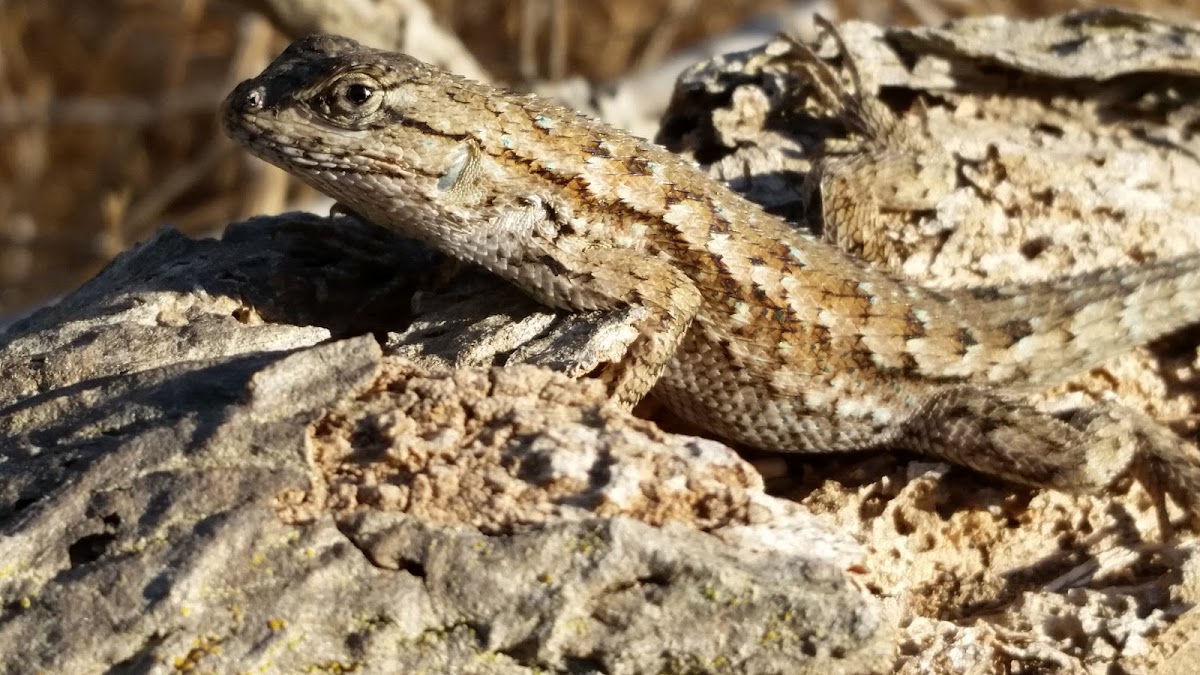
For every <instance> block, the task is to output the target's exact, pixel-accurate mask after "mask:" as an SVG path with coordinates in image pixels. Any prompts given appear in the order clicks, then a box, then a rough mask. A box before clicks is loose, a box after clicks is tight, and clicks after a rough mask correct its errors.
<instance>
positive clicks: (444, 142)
mask: <svg viewBox="0 0 1200 675" xmlns="http://www.w3.org/2000/svg"><path fill="white" fill-rule="evenodd" d="M469 86H471V83H468V82H466V81H465V80H461V78H457V77H456V76H453V75H450V74H449V73H444V72H442V71H440V70H438V69H437V68H435V67H433V66H430V65H428V64H425V63H423V62H421V61H418V60H417V59H414V58H412V57H410V56H407V55H405V54H401V53H397V52H387V51H383V50H377V49H372V48H369V47H365V46H363V45H361V44H359V43H357V42H355V41H354V40H351V39H349V38H345V37H340V36H336V35H313V36H309V37H305V38H301V39H299V40H296V41H295V42H293V43H292V44H291V46H289V47H288V48H287V49H286V50H285V51H284V52H283V53H282V54H280V55H279V56H278V57H277V58H276V59H275V60H274V61H273V62H272V63H271V64H270V65H269V66H267V68H266V69H265V70H263V72H262V73H261V74H259V75H258V76H257V77H255V78H253V79H250V80H246V81H245V82H242V83H241V84H239V85H238V86H237V87H236V88H235V89H234V90H233V92H232V93H230V94H229V96H228V97H226V99H225V102H224V103H223V104H222V109H221V112H222V115H221V117H222V125H223V127H224V129H225V132H226V133H227V134H228V135H229V136H231V137H232V138H233V139H234V140H236V141H238V142H239V143H240V144H241V145H243V146H245V147H246V148H247V149H248V150H249V151H250V152H251V153H253V154H254V155H257V156H258V157H260V158H262V159H264V160H266V161H268V162H271V163H272V164H275V165H277V166H279V167H281V168H283V169H285V170H287V171H288V172H289V173H292V174H293V175H296V176H298V177H300V178H301V179H303V180H304V181H305V182H307V183H309V184H310V185H312V186H313V187H315V188H317V189H318V190H320V191H321V192H323V193H325V194H326V195H329V196H330V197H333V198H334V199H336V200H337V201H338V202H340V203H341V204H343V205H344V206H346V207H348V208H349V209H350V210H352V211H354V212H356V213H359V214H361V215H363V216H366V217H367V218H369V219H371V220H374V221H377V222H381V223H382V222H383V221H388V220H392V218H390V217H388V216H387V215H386V214H381V213H379V212H378V211H379V209H380V205H379V202H380V199H379V197H378V193H379V192H380V187H381V185H380V184H379V183H380V182H381V181H390V182H393V183H395V184H396V185H395V186H393V187H394V188H396V189H393V190H389V192H390V193H397V194H398V193H403V197H402V198H401V199H399V200H398V201H394V202H393V203H392V204H391V208H392V215H393V216H394V215H396V214H397V213H399V214H400V215H404V216H409V217H413V216H422V215H427V214H428V213H429V209H430V208H432V207H431V204H432V202H434V201H435V200H436V198H437V178H438V177H439V176H442V175H445V174H446V172H447V171H448V170H449V167H450V166H452V164H453V162H454V161H455V159H454V158H455V156H456V149H458V148H459V147H460V146H461V145H462V137H461V136H457V135H456V134H454V133H452V131H451V130H449V129H447V128H445V125H446V124H449V123H450V122H449V120H452V119H455V118H456V117H457V118H463V117H466V116H465V115H458V116H456V115H454V114H453V110H455V109H457V108H455V106H458V107H462V106H463V105H465V104H464V103H461V102H456V101H454V100H453V97H454V90H455V87H469ZM459 154H461V153H459ZM388 224H390V225H392V226H396V225H397V224H396V223H388Z"/></svg>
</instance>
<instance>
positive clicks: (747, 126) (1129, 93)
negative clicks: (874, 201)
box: [658, 11, 1200, 673]
mask: <svg viewBox="0 0 1200 675" xmlns="http://www.w3.org/2000/svg"><path fill="white" fill-rule="evenodd" d="M841 30H842V35H843V37H844V38H845V40H846V42H847V45H848V48H849V51H850V52H851V54H852V55H853V57H854V59H855V61H856V62H857V64H858V67H859V70H860V71H861V74H862V78H863V82H864V87H866V88H867V89H869V90H870V91H871V92H873V93H877V94H878V95H879V96H880V97H881V98H882V100H884V101H885V102H886V103H888V104H889V105H890V106H891V107H893V109H895V110H896V111H897V113H898V114H900V115H901V116H902V117H903V118H904V119H905V121H906V122H908V123H909V124H910V126H911V127H912V128H913V129H914V130H918V131H919V132H920V133H924V134H926V135H927V136H929V137H931V138H933V139H934V140H935V141H936V142H938V143H940V144H942V145H944V146H945V147H947V148H949V149H950V150H951V151H952V152H953V153H954V154H955V157H956V158H957V159H958V163H959V174H960V175H959V188H958V189H957V190H956V191H954V192H953V193H952V194H951V195H949V196H948V197H946V198H945V199H943V200H942V201H941V203H939V204H938V206H937V208H936V209H934V210H931V211H929V212H915V213H912V214H903V216H901V215H898V216H897V218H896V219H895V221H894V222H893V223H892V224H891V225H892V227H891V228H890V229H888V230H887V231H885V232H878V233H875V239H873V240H871V241H870V242H869V244H870V245H868V246H865V247H864V250H863V251H860V252H859V253H860V254H861V253H869V254H871V260H872V261H873V262H874V263H875V264H877V265H880V266H884V267H886V268H888V269H891V270H892V271H894V272H896V273H898V274H901V275H906V276H908V277H910V278H914V279H919V280H921V281H923V282H924V283H927V284H929V285H932V286H954V285H974V284H997V283H1005V282H1009V281H1016V280H1022V281H1027V280H1034V279H1044V278H1049V277H1055V276H1060V275H1064V274H1071V273H1078V272H1081V271H1084V270H1089V269H1095V268H1097V267H1103V266H1110V265H1137V264H1140V263H1142V262H1144V261H1145V260H1148V259H1154V258H1162V257H1170V256H1173V255H1178V254H1180V253H1182V252H1187V251H1194V250H1196V249H1197V247H1200V191H1197V189H1196V186H1197V185H1200V162H1197V159H1196V158H1197V157H1200V135H1198V134H1197V133H1196V132H1197V128H1198V127H1197V121H1198V120H1200V103H1198V101H1200V57H1198V56H1197V55H1198V54H1200V27H1197V26H1174V25H1171V24H1168V23H1165V22H1161V21H1157V20H1154V19H1151V18H1147V17H1143V16H1138V15H1132V14H1125V13H1120V12H1108V11H1097V12H1084V13H1079V14H1075V15H1069V16H1064V17H1058V18H1053V19H1048V20H1045V21H1037V22H1019V21H1012V20H1006V19H1002V18H995V17H993V18H983V19H971V20H963V21H958V22H954V23H951V24H949V25H947V26H944V27H940V28H915V29H899V28H897V29H884V28H880V27H878V26H874V25H870V24H865V23H858V22H851V23H848V24H845V25H843V26H842V27H841ZM784 48H785V47H784V45H783V44H782V43H778V44H769V45H767V46H766V47H764V48H762V49H758V50H751V51H749V52H743V53H738V54H731V55H727V56H726V57H723V58H721V59H717V60H714V61H710V62H707V63H702V64H697V65H696V66H695V67H693V68H692V69H691V70H689V71H688V72H687V73H685V74H684V75H683V76H682V78H681V81H680V84H679V85H678V86H677V88H676V92H675V99H674V102H673V105H672V108H671V111H670V112H669V114H668V117H667V119H666V120H664V123H663V128H662V131H661V132H660V135H659V139H658V140H659V141H660V142H662V143H664V144H666V145H667V146H668V147H671V148H672V149H675V150H677V151H680V152H686V153H690V154H691V155H692V156H694V157H696V158H697V159H698V160H700V161H703V162H705V163H707V164H711V166H712V171H713V172H714V173H715V174H717V175H720V176H722V177H724V178H726V179H727V180H730V181H731V182H732V183H733V184H734V185H736V186H737V187H739V189H742V190H744V191H746V192H747V193H749V194H750V195H751V196H752V197H753V198H755V199H756V200H758V201H760V202H761V203H764V204H765V205H767V206H768V207H769V208H771V209H772V210H774V211H776V212H778V213H781V214H783V215H785V216H788V217H790V218H792V219H794V220H797V221H802V222H806V223H807V224H808V225H809V226H811V227H817V228H819V227H820V218H819V209H818V208H806V205H805V204H804V203H803V186H804V174H805V173H806V172H807V171H808V169H809V166H810V162H811V159H812V157H814V156H815V154H816V153H819V152H821V151H822V148H823V147H828V148H829V149H830V150H831V151H836V148H837V143H838V140H839V139H840V138H841V137H842V136H844V135H845V134H846V130H845V128H844V127H843V126H842V125H841V124H840V122H839V121H838V120H837V119H835V118H832V117H831V116H830V114H829V112H828V111H827V110H823V109H822V107H821V106H820V105H819V104H817V103H816V102H815V101H814V100H812V99H811V98H810V97H809V92H810V91H811V88H810V86H809V85H808V83H807V81H806V80H805V78H804V76H803V73H801V72H798V71H797V70H796V69H795V68H792V67H789V66H788V64H787V63H786V62H781V61H780V60H778V59H774V58H772V56H771V55H772V54H777V53H781V52H782V51H783V50H784ZM819 53H820V54H821V55H822V56H824V57H827V58H829V59H832V60H833V61H832V62H833V63H835V64H837V65H839V67H841V68H842V72H843V73H845V72H846V71H845V63H844V61H843V60H840V59H841V57H840V55H838V54H837V49H836V47H835V45H834V44H833V43H832V41H831V40H828V39H825V40H824V41H823V42H822V43H821V44H820V51H819ZM1198 343H1200V335H1198V333H1197V331H1196V330H1194V329H1192V330H1188V331H1185V332H1184V333H1181V334H1179V335H1177V336H1173V337H1172V338H1170V339H1166V340H1162V341H1160V342H1159V343H1156V344H1154V345H1151V346H1150V347H1149V348H1147V349H1140V350H1136V351H1134V352H1132V353H1129V354H1126V355H1124V356H1122V357H1121V358H1118V359H1115V360H1114V361H1112V362H1111V363H1109V364H1107V365H1106V366H1105V367H1103V368H1099V369H1096V370H1095V371H1092V372H1090V373H1087V374H1084V375H1082V376H1080V377H1079V378H1077V379H1076V380H1075V381H1073V382H1071V383H1069V384H1068V385H1065V386H1063V387H1061V388H1059V389H1058V390H1056V391H1052V392H1044V393H1043V394H1042V395H1041V397H1040V399H1039V400H1040V401H1041V403H1042V404H1043V405H1045V406H1046V407H1047V408H1048V409H1050V410H1052V411H1056V412H1057V411H1064V412H1065V411H1069V410H1072V409H1074V408H1076V407H1079V406H1086V405H1088V404H1089V402H1092V401H1097V400H1099V401H1106V402H1116V403H1119V404H1121V405H1125V406H1129V407H1132V408H1135V409H1138V410H1140V411H1143V412H1145V413H1147V414H1149V415H1150V416H1152V417H1154V418H1156V419H1158V420H1160V421H1161V422H1162V423H1164V424H1167V425H1168V426H1170V427H1171V428H1172V429H1173V430H1174V431H1176V432H1178V433H1180V434H1182V435H1184V436H1185V437H1187V438H1189V439H1191V440H1193V441H1195V440H1197V438H1198V434H1197V426H1196V420H1197V419H1198V417H1197V413H1198V412H1200V411H1198V410H1197V403H1198V402H1200V398H1198V397H1197V393H1198V391H1200V389H1198V386H1197V382H1198V381H1200V380H1198V375H1200V373H1198V371H1197V366H1198V360H1197V344H1198ZM787 468H788V469H789V470H790V471H789V472H784V471H783V470H781V469H779V468H776V469H775V471H776V473H780V474H783V473H790V475H791V476H792V477H793V478H792V479H791V480H789V479H788V478H787V477H786V476H781V477H780V478H778V479H776V480H775V481H773V484H772V488H773V489H774V491H775V492H776V493H780V494H787V495H790V496H792V497H793V498H795V499H797V500H798V501H800V503H802V504H805V505H807V506H808V507H810V508H811V509H812V510H813V511H814V512H818V513H826V514H829V515H832V516H833V517H834V518H835V519H836V520H837V521H838V522H839V523H840V524H841V526H842V527H844V528H845V529H846V530H847V531H849V532H853V533H855V534H856V535H857V536H858V537H859V538H860V539H861V540H862V541H863V542H864V543H865V545H866V546H867V548H868V561H867V564H866V569H867V570H868V573H867V577H868V578H869V579H870V581H869V583H870V585H871V587H872V589H874V590H875V591H876V592H877V593H878V595H879V596H880V597H881V598H883V599H884V601H885V603H887V604H888V605H889V607H892V608H894V609H895V610H896V612H897V614H896V616H897V617H898V620H899V622H900V626H901V627H902V629H903V630H902V638H901V657H900V660H899V662H898V665H897V668H898V669H899V670H900V671H901V672H907V673H927V672H978V673H990V672H1002V671H1004V670H1005V669H1006V668H1012V669H1013V670H1014V671H1020V672H1030V671H1039V670H1041V669H1054V670H1061V671H1064V672H1092V673H1108V672H1113V669H1114V668H1116V669H1117V670H1118V671H1121V670H1126V671H1129V672H1147V671H1154V670H1155V669H1159V668H1170V667H1178V664H1180V663H1183V664H1186V663H1187V661H1186V658H1187V657H1186V656H1184V654H1185V653H1186V652H1188V649H1187V648H1181V647H1180V645H1181V644H1182V643H1183V642H1184V640H1183V639H1182V638H1181V636H1183V635H1187V632H1186V631H1178V630H1176V629H1175V628H1174V626H1172V622H1176V625H1195V622H1196V618H1195V617H1194V616H1193V615H1194V614H1195V611H1196V610H1192V612H1191V613H1188V614H1186V615H1184V616H1183V617H1182V618H1179V617H1180V615H1181V614H1183V613H1184V612H1186V611H1187V610H1188V608H1190V607H1191V606H1192V604H1194V603H1195V602H1196V601H1197V595H1196V592H1195V587H1194V586H1193V585H1190V584H1188V583H1186V581H1185V577H1186V574H1185V573H1183V572H1182V571H1181V570H1183V569H1192V568H1194V567H1195V565H1196V560H1195V557H1196V556H1195V540H1194V527H1195V524H1193V523H1188V522H1186V521H1185V520H1184V519H1183V518H1182V517H1181V515H1180V513H1179V512H1178V511H1176V510H1172V509H1171V508H1168V510H1167V511H1168V514H1169V515H1168V517H1167V518H1166V520H1169V521H1170V523H1169V527H1167V528H1166V530H1164V527H1163V526H1164V522H1163V520H1162V519H1160V517H1159V512H1158V511H1157V510H1156V509H1155V501H1154V499H1153V498H1152V496H1151V495H1148V494H1147V493H1146V492H1145V491H1144V489H1143V487H1142V486H1140V485H1137V484H1132V485H1131V486H1130V487H1129V488H1127V489H1122V490H1117V491H1115V493H1114V494H1113V495H1105V496H1098V497H1092V498H1084V497H1070V496H1067V495H1063V494H1060V493H1055V492H1052V491H1036V490H1028V489H1024V488H1021V487H1018V486H1013V485H1003V484H998V483H996V482H995V481H988V480H985V479H982V478H981V477H979V476H977V475H974V474H972V473H970V472H969V471H964V470H962V469H959V468H952V467H949V466H947V465H944V464H932V463H928V462H924V461H912V460H910V459H906V458H890V457H881V456H876V457H865V458H861V459H858V458H855V459H833V460H829V459H821V460H820V461H819V463H818V462H817V461H803V460H800V461H797V460H790V461H789V462H788V467H787ZM800 477H803V478H800ZM1177 619H1178V621H1177ZM1190 649H1191V653H1193V654H1194V653H1196V649H1197V647H1196V645H1195V644H1192V645H1191V647H1190ZM1176 650H1178V653H1179V656H1178V657H1176V658H1175V659H1174V661H1172V657H1171V656H1170V654H1172V653H1174V652H1175V651H1176ZM1172 663H1174V664H1176V665H1175V666H1172V665H1170V664H1172ZM1191 667H1192V668H1194V662H1193V664H1192V666H1191ZM1179 672H1184V671H1179Z"/></svg>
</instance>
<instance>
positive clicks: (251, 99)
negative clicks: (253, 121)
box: [242, 87, 263, 111]
mask: <svg viewBox="0 0 1200 675" xmlns="http://www.w3.org/2000/svg"><path fill="white" fill-rule="evenodd" d="M242 103H243V104H244V105H245V108H246V110H248V111H254V110H260V109H262V105H263V92H262V88H260V87H255V88H254V89H251V90H250V91H248V92H246V96H245V98H244V99H242Z"/></svg>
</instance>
